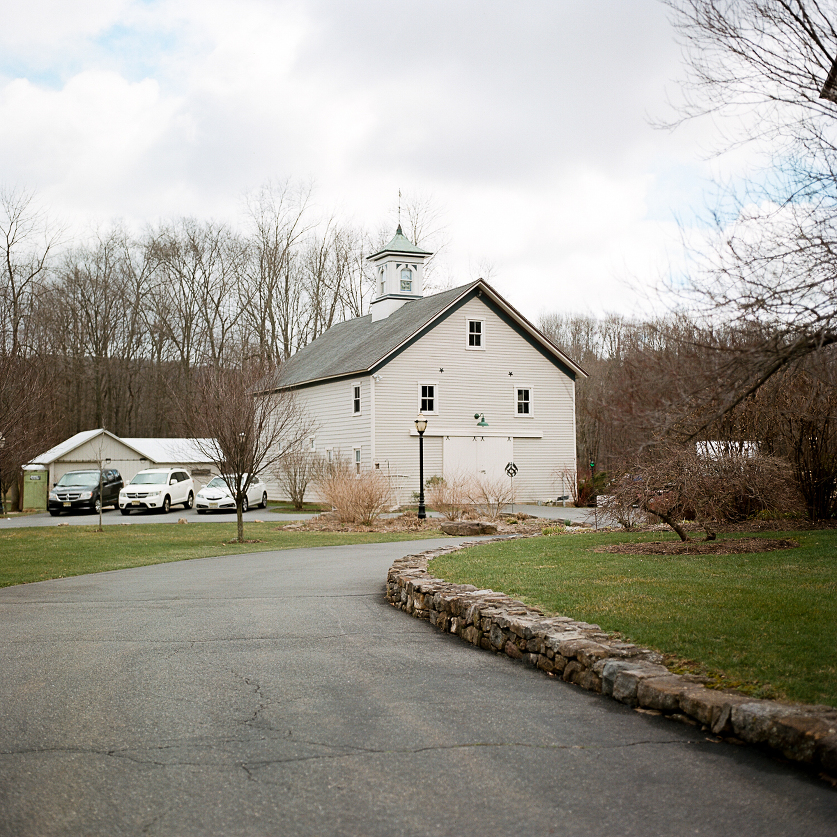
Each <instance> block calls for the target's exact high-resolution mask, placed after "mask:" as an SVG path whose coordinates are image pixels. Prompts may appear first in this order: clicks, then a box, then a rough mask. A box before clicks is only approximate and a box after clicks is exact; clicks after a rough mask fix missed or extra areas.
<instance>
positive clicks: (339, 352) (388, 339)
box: [256, 279, 587, 392]
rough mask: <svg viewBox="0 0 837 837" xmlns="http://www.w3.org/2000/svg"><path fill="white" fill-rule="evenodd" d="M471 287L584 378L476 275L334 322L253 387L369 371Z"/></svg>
mask: <svg viewBox="0 0 837 837" xmlns="http://www.w3.org/2000/svg"><path fill="white" fill-rule="evenodd" d="M472 292H482V293H483V294H485V296H486V297H488V298H489V299H490V300H492V301H493V302H494V303H495V304H496V305H497V306H499V307H500V308H501V309H502V311H503V312H504V313H505V314H506V316H508V317H509V318H510V319H511V320H513V321H514V322H515V323H516V324H517V325H518V326H519V327H520V328H521V329H523V330H524V331H525V332H526V333H527V334H528V335H529V336H530V337H531V338H532V339H533V340H534V341H535V342H537V343H538V344H540V346H541V347H542V348H543V349H544V350H545V351H546V352H547V353H548V354H550V355H552V356H553V357H554V359H555V360H557V361H558V362H560V363H561V364H563V365H564V366H566V367H567V368H569V369H570V370H572V371H573V372H574V373H576V374H578V375H581V376H582V377H585V378H586V377H587V373H586V372H585V371H584V370H583V369H582V368H581V367H580V366H579V365H578V364H577V363H575V362H574V361H572V360H571V359H570V358H569V357H567V355H565V354H564V353H563V352H562V351H561V350H560V349H559V348H558V347H557V346H556V345H555V344H554V343H553V342H552V341H551V340H550V339H549V338H548V337H546V335H544V334H543V333H541V332H540V331H539V330H538V329H537V328H535V326H533V325H532V324H531V323H530V322H529V321H528V320H527V319H526V318H525V317H524V316H523V315H522V314H520V313H519V312H518V311H516V310H515V309H514V308H513V307H512V306H511V305H509V303H508V302H506V301H505V300H504V299H503V297H501V296H500V294H498V293H497V291H495V290H494V289H493V288H492V287H491V286H490V285H488V284H487V283H486V282H484V281H483V280H482V279H478V280H477V281H476V282H471V283H470V284H468V285H462V286H460V287H458V288H453V289H451V290H449V291H442V293H438V294H433V295H432V296H426V297H421V298H420V299H416V300H415V301H413V302H407V303H405V304H404V305H402V306H401V307H400V308H399V309H397V310H396V311H393V313H392V314H390V315H389V316H388V317H385V318H384V319H381V320H378V321H377V322H372V315H371V314H367V315H366V316H365V317H358V318H356V319H354V320H347V321H346V322H344V323H338V324H337V325H334V326H332V327H331V328H330V329H329V330H328V331H326V332H325V333H324V334H321V335H320V336H319V337H318V338H317V339H316V340H314V341H313V342H312V343H309V344H308V345H307V346H305V347H304V348H303V349H300V350H299V351H298V352H297V353H296V354H295V355H293V357H291V358H289V359H288V360H287V361H285V363H284V364H283V365H282V368H281V369H280V370H279V373H278V374H277V375H276V376H274V377H273V378H271V379H265V380H264V381H262V382H260V383H259V385H258V386H257V387H256V392H271V391H275V390H278V389H287V388H291V387H298V386H303V385H308V384H312V383H318V382H320V381H326V380H331V379H334V378H343V377H350V376H354V375H362V374H366V373H369V372H372V371H373V370H374V369H375V367H376V366H378V365H379V364H381V363H382V362H383V361H385V360H386V359H387V358H388V357H389V356H390V355H392V354H393V353H394V352H396V351H398V350H399V349H400V348H401V347H402V346H404V345H405V344H406V343H408V342H409V341H410V340H411V339H413V338H414V337H416V336H418V335H419V334H420V333H421V332H422V331H424V330H425V329H427V328H428V327H430V326H431V325H432V323H433V322H435V321H436V320H438V319H440V318H441V317H443V316H444V314H445V312H446V311H448V310H449V309H450V308H451V307H452V306H454V305H456V304H457V303H458V302H459V301H460V300H462V299H463V297H465V296H467V295H468V294H470V293H472Z"/></svg>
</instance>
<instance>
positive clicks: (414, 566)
mask: <svg viewBox="0 0 837 837" xmlns="http://www.w3.org/2000/svg"><path fill="white" fill-rule="evenodd" d="M498 540H499V539H498ZM476 543H486V541H480V542H475V543H465V544H462V545H461V546H451V547H442V548H440V549H431V550H427V551H426V552H422V553H420V554H418V555H407V556H405V557H404V558H400V559H399V560H397V561H395V563H394V564H393V565H392V566H391V567H390V570H389V573H388V575H387V599H388V600H389V602H390V603H391V604H392V605H393V606H394V607H398V608H400V609H401V610H404V611H406V612H407V613H409V614H411V615H412V616H415V617H416V618H417V619H426V620H428V621H429V622H430V624H431V625H435V626H436V627H437V628H438V629H439V630H441V631H446V632H449V633H452V634H456V635H458V636H459V637H461V638H462V639H463V640H465V641H466V642H469V643H471V645H476V646H478V647H480V648H483V649H485V650H486V651H494V652H497V653H503V654H506V655H508V656H509V657H511V658H512V659H515V660H521V661H523V662H524V663H527V664H528V665H531V666H535V667H537V668H539V669H541V670H542V671H544V672H546V673H547V674H549V675H551V676H554V677H560V678H561V679H562V680H565V681H567V682H569V683H575V684H576V685H578V686H581V687H582V688H583V689H589V690H590V691H593V692H599V693H601V694H603V695H607V696H608V697H612V698H613V699H614V700H618V701H619V702H620V703H624V704H627V705H628V706H634V707H640V708H642V709H645V710H649V711H655V712H659V713H660V714H663V715H667V716H669V717H671V718H674V719H676V720H680V721H684V722H686V723H691V724H695V725H699V726H701V727H702V728H703V729H705V730H711V731H712V732H713V733H715V734H716V735H719V736H723V737H726V738H735V739H739V740H741V741H746V742H748V743H750V744H760V745H765V746H767V747H770V748H772V749H774V750H777V751H779V752H780V753H782V754H783V755H784V756H785V757H786V758H788V759H793V760H794V761H800V762H805V763H807V764H810V765H813V766H815V767H818V768H821V769H823V770H825V771H828V772H829V773H830V774H831V775H837V710H835V709H831V708H829V707H826V706H805V705H790V704H784V703H779V702H777V701H770V700H757V699H753V698H750V697H747V696H744V695H740V694H735V693H733V692H729V691H722V690H718V689H709V688H706V686H704V685H703V681H702V680H701V678H699V677H695V676H691V675H677V674H672V673H671V672H670V671H669V670H668V669H667V668H665V666H663V665H662V664H661V663H662V657H661V655H660V654H658V653H657V652H655V651H651V650H649V649H647V648H640V647H638V646H636V645H632V644H630V643H628V642H620V641H618V640H617V639H615V638H613V637H611V636H610V635H609V634H607V633H605V632H604V631H602V629H601V628H600V627H599V626H598V625H590V624H588V623H587V622H577V621H575V620H573V619H570V618H568V617H566V616H550V617H547V616H544V614H543V612H542V611H540V610H538V609H537V608H535V607H529V606H528V605H525V604H523V603H522V602H519V601H516V600H514V599H512V598H510V597H509V596H507V595H505V594H504V593H496V592H494V591H493V590H478V589H477V588H476V587H474V586H473V585H470V584H451V583H449V582H447V581H443V580H442V579H439V578H433V577H432V576H430V575H429V574H428V572H427V564H428V561H430V560H431V559H432V558H435V557H436V556H437V555H444V554H446V553H450V552H455V551H457V550H459V549H464V548H466V547H468V546H474V545H476Z"/></svg>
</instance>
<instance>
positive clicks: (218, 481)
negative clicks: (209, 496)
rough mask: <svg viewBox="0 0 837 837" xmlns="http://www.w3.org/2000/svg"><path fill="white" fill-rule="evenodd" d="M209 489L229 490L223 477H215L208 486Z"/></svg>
mask: <svg viewBox="0 0 837 837" xmlns="http://www.w3.org/2000/svg"><path fill="white" fill-rule="evenodd" d="M206 487H207V488H223V489H228V488H229V486H228V485H227V481H226V480H225V479H224V478H223V477H213V478H212V479H211V480H210V481H209V482H208V483H207V484H206Z"/></svg>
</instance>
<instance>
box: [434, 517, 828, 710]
mask: <svg viewBox="0 0 837 837" xmlns="http://www.w3.org/2000/svg"><path fill="white" fill-rule="evenodd" d="M742 534H743V533H742ZM770 537H791V538H794V539H796V540H797V541H798V542H799V544H800V546H799V548H798V549H790V550H781V551H776V552H762V553H750V554H744V555H705V556H694V555H691V556H648V555H616V554H610V553H597V552H593V551H592V547H594V546H597V545H600V544H608V543H616V542H621V541H630V540H660V539H661V535H660V533H653V534H634V535H631V534H625V533H617V534H612V533H610V534H578V535H558V536H554V537H548V538H535V539H529V540H519V541H510V542H508V543H495V544H487V545H485V546H478V547H472V548H471V549H468V550H466V551H464V552H458V553H454V554H451V555H444V556H440V557H439V558H436V559H435V560H434V561H433V562H432V563H431V568H430V572H431V573H432V574H433V575H435V576H437V577H441V578H444V579H447V580H449V581H452V582H457V583H462V584H466V583H467V584H475V585H477V587H480V588H486V587H490V588H492V589H494V590H499V591H502V592H504V593H507V594H509V595H510V596H514V597H515V598H517V599H520V600H522V601H524V602H526V603H527V604H532V605H537V606H539V607H541V608H543V609H544V610H545V611H547V612H549V613H556V614H562V615H565V616H570V617H572V618H575V619H580V620H583V621H587V622H593V623H595V624H598V625H601V627H602V628H603V629H604V630H606V631H613V632H618V633H619V634H621V635H622V636H623V637H625V638H627V639H629V640H631V641H633V642H636V643H638V644H640V645H643V646H650V647H652V648H656V649H657V650H659V651H662V652H664V653H666V654H670V655H673V656H674V658H676V659H677V660H679V661H680V662H679V663H675V662H673V663H672V665H671V667H672V668H673V669H674V670H692V671H700V672H701V673H704V674H709V675H711V676H712V677H713V681H714V682H716V683H717V685H720V686H724V687H735V688H738V689H741V690H742V691H744V692H748V693H750V694H754V695H758V696H761V697H781V698H787V699H789V700H797V701H803V702H806V703H826V704H829V705H831V706H837V532H835V531H815V532H790V533H787V532H786V533H770Z"/></svg>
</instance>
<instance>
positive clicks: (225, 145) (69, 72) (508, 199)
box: [0, 0, 740, 318]
mask: <svg viewBox="0 0 837 837" xmlns="http://www.w3.org/2000/svg"><path fill="white" fill-rule="evenodd" d="M39 20H40V21H43V22H44V25H43V27H42V28H41V27H39V26H38V21H39ZM5 31H6V33H7V34H6V35H5V36H2V37H6V38H7V39H10V40H7V43H11V42H12V41H13V42H14V49H13V50H11V51H9V50H7V51H6V55H5V57H4V58H0V154H2V158H3V159H4V161H5V163H6V167H5V171H6V174H4V175H3V177H4V179H9V180H12V181H14V182H17V183H19V184H21V185H26V186H29V187H34V188H37V189H38V190H40V191H41V193H42V194H43V195H44V196H45V197H46V198H47V199H49V200H50V201H51V202H52V203H53V205H54V206H55V208H57V209H58V210H59V211H61V212H62V214H64V215H67V216H70V217H72V218H78V219H82V218H85V217H95V218H96V219H98V220H101V219H107V218H108V217H112V216H121V217H124V218H126V219H128V220H130V221H133V222H134V223H136V224H141V223H142V222H144V221H154V220H156V219H157V218H159V217H161V216H172V215H180V214H195V215H203V216H213V217H227V218H230V219H231V220H232V219H235V217H236V215H237V213H238V212H239V211H240V198H241V195H242V193H243V192H244V191H245V190H248V189H252V188H255V187H256V186H258V185H259V184H260V183H262V182H264V181H265V180H266V179H268V178H271V177H273V178H276V177H279V178H285V177H293V178H297V179H307V178H314V179H315V180H316V182H317V184H318V193H317V200H318V203H319V205H321V206H322V207H324V208H326V209H327V208H331V207H341V208H344V209H345V211H346V212H347V213H348V214H349V215H351V216H352V217H353V219H354V220H355V221H356V222H359V223H365V224H367V225H368V226H370V227H372V228H375V227H377V226H378V224H379V223H380V222H381V220H382V219H383V218H384V217H386V215H387V213H388V211H389V210H390V208H391V207H392V205H393V204H394V202H395V198H396V195H397V191H398V189H399V188H402V189H404V190H406V191H420V192H423V193H431V194H433V195H434V196H435V197H436V199H437V200H438V201H439V202H440V203H441V204H442V205H444V206H445V207H446V210H447V220H448V224H449V232H450V238H451V245H450V248H449V253H448V254H447V256H446V258H447V259H448V272H449V274H450V277H451V280H452V281H457V282H458V281H467V280H468V279H469V278H471V275H470V273H471V270H472V269H473V266H474V265H476V264H479V263H481V262H483V261H488V262H492V263H493V264H494V265H495V267H496V269H497V277H496V279H495V281H496V283H497V286H498V288H499V289H500V290H501V291H502V292H504V293H507V294H508V295H509V298H510V299H511V301H512V302H513V303H514V304H517V305H519V306H520V307H521V308H522V309H524V313H526V314H528V315H529V316H531V317H533V318H534V317H536V316H537V314H538V312H539V311H540V310H542V309H548V308H567V307H570V308H573V309H576V310H578V309H592V310H610V309H618V308H620V307H632V306H635V305H637V304H638V303H637V302H636V295H635V294H634V293H633V292H632V291H631V290H630V289H629V288H627V287H626V285H625V283H624V282H623V281H622V280H621V278H620V277H622V276H624V275H626V274H633V275H635V276H637V277H638V278H639V279H640V281H642V280H643V279H645V278H647V279H652V278H653V279H656V277H657V275H658V273H659V271H660V270H662V269H664V265H665V262H666V259H667V258H668V249H671V247H672V245H673V242H674V240H675V238H676V232H675V229H674V227H673V221H672V219H673V217H674V215H675V214H676V212H675V211H673V210H672V209H671V207H670V204H672V203H673V204H675V206H679V207H680V208H681V209H683V208H684V207H685V209H687V210H689V209H690V208H691V205H692V204H693V203H694V202H695V200H696V199H697V197H698V196H699V194H700V188H699V186H698V185H697V184H698V183H699V178H700V176H701V174H702V173H703V172H704V171H707V168H706V166H705V165H704V164H703V163H701V162H700V160H699V159H698V158H697V156H696V151H695V149H696V145H697V144H698V143H699V142H700V140H701V138H702V136H704V135H705V131H706V130H708V129H706V128H702V127H700V126H697V127H692V126H687V127H686V129H685V130H680V131H678V132H676V133H675V134H673V135H672V134H668V133H664V132H658V131H654V130H652V129H651V128H650V127H649V125H648V123H647V121H646V115H647V114H648V113H655V112H661V111H662V110H663V109H664V101H665V89H664V88H665V84H666V83H667V81H668V80H669V78H671V77H672V76H675V75H676V74H677V73H678V69H679V66H678V61H679V59H678V53H677V47H676V45H675V44H674V41H673V37H672V33H671V32H670V29H669V26H668V23H667V21H666V18H665V9H664V8H663V7H662V4H660V3H658V2H657V0H634V2H632V3H631V4H626V3H624V2H623V0H587V2H585V3H583V4H560V3H555V2H554V0H532V2H530V3H526V4H521V5H519V6H517V7H514V8H513V9H512V8H510V7H508V5H501V4H500V3H497V2H492V0H458V2H457V3H454V4H451V3H450V2H447V0H428V2H426V3H422V4H421V6H418V7H404V8H401V7H397V6H392V4H391V3H385V2H383V0H356V2H353V3H351V4H347V3H340V2H335V0H236V2H233V0H200V1H199V0H152V1H151V2H140V0H97V1H96V2H93V3H91V4H85V5H84V7H83V8H76V7H72V6H67V5H66V4H61V3H58V2H57V1H56V0H49V1H47V0H37V2H36V3H35V4H34V5H32V4H30V5H29V6H27V7H25V8H24V7H19V8H18V9H17V12H16V17H15V18H14V19H13V20H12V21H11V23H10V25H9V26H8V27H7V28H6V30H5ZM8 33H12V34H8ZM0 44H2V41H0ZM4 78H5V79H6V81H5V82H3V81H2V80H3V79H4ZM738 162H739V163H740V161H738ZM735 165H737V163H736V164H735ZM682 214H684V215H688V213H687V212H683V213H682Z"/></svg>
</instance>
